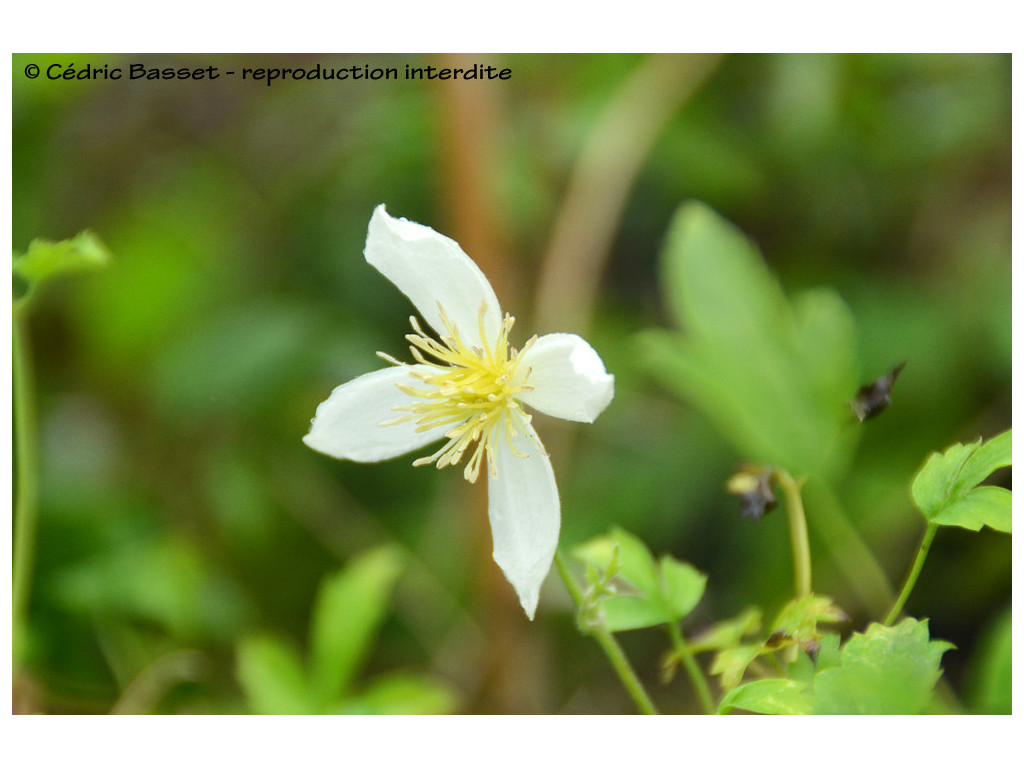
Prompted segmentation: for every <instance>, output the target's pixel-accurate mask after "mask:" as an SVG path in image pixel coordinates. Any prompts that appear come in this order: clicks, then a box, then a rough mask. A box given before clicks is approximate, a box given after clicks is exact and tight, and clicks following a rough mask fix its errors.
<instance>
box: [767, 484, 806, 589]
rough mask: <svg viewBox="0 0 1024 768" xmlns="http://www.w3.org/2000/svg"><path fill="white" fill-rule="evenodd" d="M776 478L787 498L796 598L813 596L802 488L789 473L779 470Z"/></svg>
mask: <svg viewBox="0 0 1024 768" xmlns="http://www.w3.org/2000/svg"><path fill="white" fill-rule="evenodd" d="M775 478H776V480H777V481H778V483H779V486H780V487H781V488H782V493H783V495H784V496H785V497H786V501H785V504H786V515H787V516H788V518H789V541H790V545H791V546H792V548H793V580H794V582H795V589H796V596H797V597H804V596H805V595H809V594H811V546H810V543H809V542H808V540H807V518H806V516H805V515H804V502H803V499H802V498H801V497H800V486H801V483H798V482H797V481H796V480H794V479H793V478H792V477H790V475H789V473H788V472H786V471H784V470H781V469H777V470H775Z"/></svg>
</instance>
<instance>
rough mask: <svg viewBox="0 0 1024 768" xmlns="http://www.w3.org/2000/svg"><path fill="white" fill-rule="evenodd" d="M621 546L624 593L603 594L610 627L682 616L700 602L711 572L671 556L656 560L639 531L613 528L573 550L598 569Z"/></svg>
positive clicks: (620, 629) (639, 625)
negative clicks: (608, 532) (638, 534)
mask: <svg viewBox="0 0 1024 768" xmlns="http://www.w3.org/2000/svg"><path fill="white" fill-rule="evenodd" d="M616 547H617V548H618V566H619V569H618V574H617V576H616V582H618V583H619V584H620V585H621V593H620V594H615V595H610V596H607V597H603V598H601V601H600V607H601V610H602V612H603V614H604V624H605V627H607V629H608V630H609V631H611V632H623V631H626V630H630V629H642V628H643V627H653V626H657V625H658V624H667V623H670V622H675V621H679V620H680V619H682V618H683V617H685V616H686V615H687V614H689V613H690V611H692V610H693V608H694V607H695V606H696V605H697V603H698V602H700V599H701V597H702V596H703V594H704V586H705V584H706V582H707V576H706V575H705V574H702V573H700V571H698V570H697V569H696V568H694V567H693V566H692V565H690V564H688V563H683V562H681V561H678V560H675V559H674V558H672V557H670V556H668V555H666V556H664V557H662V559H661V561H660V563H656V562H655V560H654V557H653V556H652V555H651V552H650V550H648V549H647V545H646V544H644V543H643V542H642V541H641V540H640V539H638V538H637V537H636V536H634V535H632V534H631V533H628V532H627V531H624V530H622V529H621V528H614V529H612V531H611V533H610V534H609V535H608V536H602V537H600V538H597V539H593V540H591V541H589V542H587V543H585V544H583V545H581V546H579V547H577V548H576V549H574V550H573V556H574V557H576V558H578V559H580V560H583V561H584V562H586V563H587V564H588V568H589V566H590V565H591V564H593V565H594V566H596V567H597V568H598V569H601V568H604V567H606V566H607V565H608V563H609V562H610V561H611V558H612V556H613V553H614V552H615V551H616Z"/></svg>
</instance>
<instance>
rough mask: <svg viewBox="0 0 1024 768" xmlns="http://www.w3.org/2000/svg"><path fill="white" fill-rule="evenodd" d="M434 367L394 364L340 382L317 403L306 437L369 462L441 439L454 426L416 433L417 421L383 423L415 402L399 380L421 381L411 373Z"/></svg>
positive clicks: (337, 454) (325, 449)
mask: <svg viewBox="0 0 1024 768" xmlns="http://www.w3.org/2000/svg"><path fill="white" fill-rule="evenodd" d="M430 370H432V369H431V368H429V367H427V366H424V365H405V366H394V367H392V368H383V369H381V370H379V371H374V372H373V373H367V374H365V375H363V376H359V377H357V378H355V379H352V381H350V382H348V383H347V384H342V385H341V386H340V387H335V389H334V391H333V392H331V395H330V397H328V398H327V399H326V400H324V401H323V402H322V403H320V405H319V406H317V409H316V416H315V417H314V418H313V425H312V427H310V430H309V434H308V435H306V436H305V437H304V438H302V440H303V442H304V443H305V444H306V445H308V446H309V447H310V448H312V449H313V450H315V451H320V453H326V454H327V455H328V456H333V457H334V458H336V459H351V460H352V461H363V462H369V461H383V460H385V459H392V458H394V457H395V456H401V455H402V454H403V453H408V452H409V451H414V450H416V449H417V448H422V447H423V446H424V445H428V444H429V443H433V442H435V441H436V440H440V439H441V438H442V437H444V433H445V432H446V431H447V430H449V429H451V425H449V426H447V427H445V426H442V427H435V428H434V429H431V430H427V431H425V432H416V431H415V423H414V422H413V421H406V422H402V423H401V424H392V425H390V426H386V427H382V426H380V425H381V422H384V421H390V420H392V419H396V418H398V417H400V416H402V415H403V414H404V413H405V412H404V411H394V410H392V408H394V407H395V406H397V405H408V404H409V403H411V402H413V399H412V398H411V397H410V396H409V395H407V394H406V393H405V392H402V391H401V390H400V389H399V388H398V387H397V386H395V385H396V384H410V385H413V386H415V385H417V384H422V382H420V381H418V380H416V379H413V378H411V377H410V376H409V374H410V373H411V372H413V371H430Z"/></svg>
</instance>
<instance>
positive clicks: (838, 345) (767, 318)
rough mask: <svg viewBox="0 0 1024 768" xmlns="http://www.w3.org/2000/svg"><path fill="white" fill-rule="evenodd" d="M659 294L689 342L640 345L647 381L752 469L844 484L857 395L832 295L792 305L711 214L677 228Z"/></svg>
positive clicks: (740, 240) (657, 337) (703, 210)
mask: <svg viewBox="0 0 1024 768" xmlns="http://www.w3.org/2000/svg"><path fill="white" fill-rule="evenodd" d="M662 264H663V272H662V287H663V290H664V292H665V296H666V300H667V302H668V304H669V305H670V307H671V308H672V310H673V312H674V315H675V317H676V319H677V321H678V323H679V325H680V327H681V329H682V331H683V332H684V333H683V335H680V334H675V333H667V332H664V331H651V332H648V333H645V334H644V336H643V337H642V343H643V345H644V352H645V359H646V364H647V366H648V369H649V370H650V372H651V374H652V375H654V376H655V377H657V378H658V379H660V380H661V381H662V382H663V383H664V384H665V385H666V386H667V387H669V388H671V389H672V390H673V391H675V392H676V393H678V394H679V395H681V396H682V397H684V398H685V399H687V400H689V401H691V402H693V403H694V404H696V405H697V406H698V407H700V408H701V409H702V410H703V411H704V412H705V413H707V414H708V415H709V416H710V417H711V418H712V419H713V420H714V421H715V422H716V423H717V425H718V427H719V428H720V429H721V430H722V432H723V433H724V434H725V435H726V436H727V437H728V438H729V439H730V440H731V441H732V442H733V443H734V445H735V446H736V448H737V449H738V451H739V452H740V453H741V454H742V455H744V456H745V457H746V458H747V459H748V460H750V461H753V462H755V463H759V464H769V465H780V466H785V467H787V468H788V469H789V471H791V472H793V473H796V474H819V473H823V474H826V475H830V474H831V475H835V474H838V473H839V472H840V471H841V470H842V469H844V468H845V466H846V464H847V462H848V460H849V456H850V453H851V450H850V449H851V447H852V445H851V444H850V441H851V439H852V436H853V435H854V432H852V431H851V430H844V429H843V427H844V426H847V425H848V424H849V421H850V419H851V418H852V413H851V412H850V409H849V400H850V398H851V397H852V396H853V395H854V393H855V392H856V389H857V384H858V369H857V360H856V332H855V328H854V323H853V319H852V316H851V314H850V311H849V309H848V307H847V306H846V304H845V303H844V302H843V300H842V299H841V298H840V297H839V296H838V295H837V294H836V293H835V292H834V291H832V290H830V289H826V288H819V289H814V290H812V291H808V292H806V293H804V294H802V295H800V296H798V297H797V298H796V299H795V300H794V301H793V302H792V304H791V303H790V302H789V301H788V300H787V298H786V296H785V294H784V293H783V291H782V289H781V287H780V286H779V284H778V282H777V281H776V280H775V278H774V277H773V276H772V274H771V273H770V272H769V270H768V268H767V266H766V265H765V263H764V260H763V259H762V258H761V256H760V254H759V253H758V251H757V249H756V247H755V246H754V245H753V243H751V242H750V241H749V240H748V239H747V238H746V237H745V236H744V235H743V234H742V233H741V232H740V231H739V230H738V229H736V227H734V226H733V225H732V224H730V223H729V222H727V221H726V220H724V219H722V218H721V217H720V216H718V214H716V213H715V212H714V211H712V210H711V209H709V208H707V207H706V206H704V205H702V204H700V203H696V202H690V203H686V204H684V205H683V206H681V207H680V209H679V211H678V212H677V214H676V216H675V218H674V219H673V222H672V225H671V228H670V230H669V235H668V238H667V242H666V245H665V248H664V250H663V253H662Z"/></svg>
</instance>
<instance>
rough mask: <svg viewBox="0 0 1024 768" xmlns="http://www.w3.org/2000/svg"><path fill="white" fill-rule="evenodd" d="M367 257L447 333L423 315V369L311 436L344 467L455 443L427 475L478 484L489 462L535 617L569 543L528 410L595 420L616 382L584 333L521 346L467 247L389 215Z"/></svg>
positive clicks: (372, 234) (498, 541)
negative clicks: (453, 470) (449, 471)
mask: <svg viewBox="0 0 1024 768" xmlns="http://www.w3.org/2000/svg"><path fill="white" fill-rule="evenodd" d="M364 254H365V256H366V260H367V261H368V262H369V263H370V264H371V265H372V266H374V267H376V268H377V270H379V271H380V273H381V274H383V275H384V276H385V277H386V278H388V280H390V281H391V282H392V283H394V284H395V286H396V287H397V288H398V289H399V290H400V291H402V293H404V294H405V295H406V296H407V297H408V298H409V300H410V301H411V302H412V303H413V306H414V307H415V308H416V309H417V310H418V311H419V313H420V315H421V316H422V318H423V319H424V320H425V321H426V323H427V325H429V326H430V328H432V329H433V330H434V332H435V333H436V334H437V338H432V337H431V336H429V335H428V334H427V332H426V331H425V330H424V328H423V326H421V325H420V323H419V321H417V319H416V318H415V317H410V318H409V321H410V323H411V325H412V330H413V332H412V333H410V334H408V335H406V337H405V338H406V339H407V340H408V342H409V344H410V346H409V350H410V353H411V355H412V358H413V360H414V361H415V362H412V363H404V362H401V361H399V360H396V359H395V358H393V357H391V356H390V355H387V354H384V353H382V352H378V353H377V354H378V356H379V357H381V358H382V359H384V360H386V361H387V362H388V363H390V364H391V366H390V367H388V368H383V369H381V370H378V371H374V372H372V373H367V374H365V375H363V376H359V377H357V378H355V379H353V380H352V381H350V382H348V383H346V384H342V385H341V386H339V387H337V388H335V390H334V391H333V392H331V395H330V397H328V398H327V400H325V401H324V402H322V403H321V404H320V405H319V407H318V408H317V410H316V416H315V417H314V419H313V422H312V426H311V428H310V430H309V434H307V435H306V436H305V438H303V440H304V441H305V443H306V445H308V446H309V447H310V448H313V449H314V450H316V451H319V452H321V453H324V454H327V455H328V456H333V457H335V458H338V459H348V460H351V461H359V462H377V461H384V460H386V459H391V458H394V457H396V456H401V455H402V454H405V453H409V452H410V451H418V450H420V449H422V448H424V447H425V446H428V445H430V444H431V443H436V442H438V441H442V440H443V441H444V442H443V443H442V444H441V446H440V447H439V448H438V449H437V450H436V451H434V452H433V453H431V454H430V455H427V456H423V457H421V458H417V459H416V460H415V461H414V462H413V465H414V466H421V465H426V464H436V465H437V467H438V468H439V469H441V468H443V467H447V466H454V465H457V464H459V463H460V462H463V461H464V462H465V463H464V469H463V475H464V477H465V478H466V480H468V481H469V482H471V483H472V482H475V481H476V480H477V478H478V477H479V475H480V474H481V471H482V468H483V466H484V463H485V462H486V465H487V468H486V473H487V474H489V475H490V477H489V478H488V482H487V490H488V516H489V517H490V522H491V532H492V534H493V538H494V559H495V561H496V562H497V563H498V565H499V566H500V567H501V569H502V571H503V572H504V574H505V577H506V578H507V579H508V580H509V582H510V583H511V584H512V587H513V588H514V589H515V591H516V594H517V595H518V596H519V601H520V603H521V604H522V606H523V610H525V611H526V614H527V616H529V618H530V619H531V620H532V619H533V615H534V612H535V611H536V609H537V601H538V599H539V596H540V587H541V583H542V582H543V581H544V578H545V576H547V573H548V571H549V570H550V568H551V562H552V560H553V559H554V555H555V548H556V546H557V545H558V530H559V526H560V524H561V512H560V505H559V500H558V488H557V487H556V485H555V475H554V472H553V471H552V469H551V461H550V460H549V458H548V455H547V452H546V451H545V450H544V446H543V444H542V443H541V441H540V438H539V437H538V436H537V433H536V432H535V431H534V428H533V426H532V424H531V419H532V417H531V415H530V414H529V413H527V411H526V408H525V407H524V406H526V407H529V408H532V409H535V410H537V411H540V412H541V413H546V414H549V415H551V416H557V417H559V418H563V419H569V420H570V421H582V422H588V423H590V422H593V421H594V419H596V418H597V416H598V415H599V414H600V413H601V412H602V411H603V410H604V409H605V407H606V406H607V405H608V403H610V402H611V399H612V397H613V395H614V382H615V378H614V377H613V376H612V375H610V374H609V373H608V372H607V371H606V370H605V367H604V363H603V362H602V361H601V358H600V357H599V356H598V354H597V352H595V351H594V349H593V347H591V346H590V345H589V344H588V343H587V342H586V341H584V340H583V339H581V338H580V337H579V336H576V335H575V334H571V333H552V334H547V335H545V336H540V337H537V336H534V337H533V338H531V339H530V340H529V341H527V342H526V344H524V345H523V347H522V349H521V350H516V348H514V347H513V346H511V344H510V343H509V332H510V331H511V330H512V326H513V323H514V322H515V320H514V318H513V317H511V316H510V315H508V314H505V315H502V312H501V308H500V306H499V304H498V299H497V298H496V297H495V295H494V290H493V289H492V288H491V284H490V283H489V282H487V278H486V277H484V274H483V273H482V272H481V271H480V268H479V267H477V266H476V264H474V263H473V261H472V260H471V259H470V258H469V257H468V256H467V255H466V254H465V253H463V251H462V249H461V248H459V245H458V243H456V242H455V241H454V240H451V239H449V238H447V237H445V236H443V235H441V234H438V233H437V232H435V231H434V230H432V229H431V228H430V227H426V226H423V225H422V224H416V223H414V222H411V221H407V220H406V219H396V218H393V217H391V216H390V215H388V213H387V211H386V210H385V209H384V206H383V205H379V206H377V208H376V210H374V212H373V216H372V218H371V219H370V227H369V231H368V233H367V236H366V249H365V251H364Z"/></svg>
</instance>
